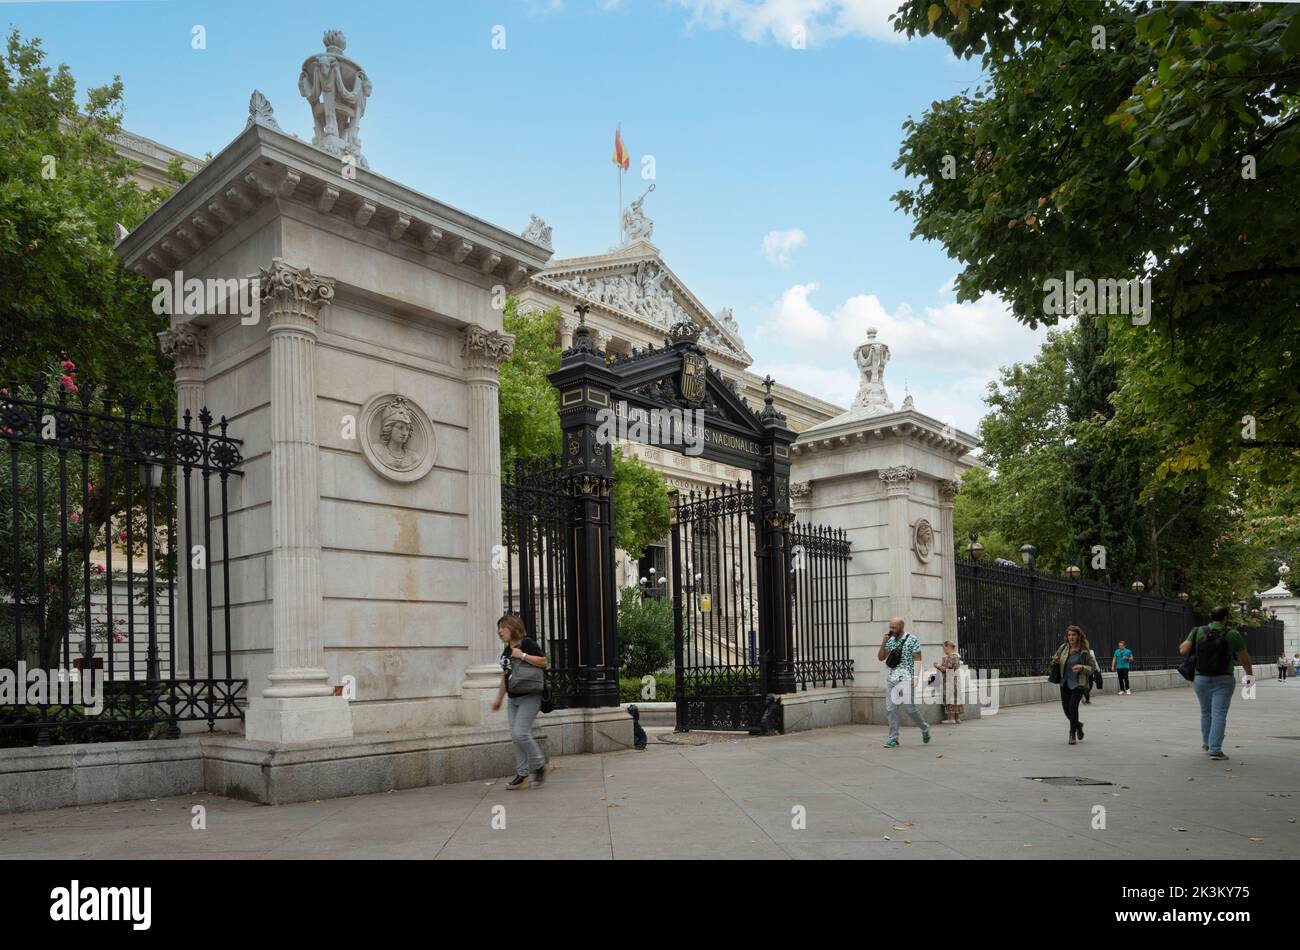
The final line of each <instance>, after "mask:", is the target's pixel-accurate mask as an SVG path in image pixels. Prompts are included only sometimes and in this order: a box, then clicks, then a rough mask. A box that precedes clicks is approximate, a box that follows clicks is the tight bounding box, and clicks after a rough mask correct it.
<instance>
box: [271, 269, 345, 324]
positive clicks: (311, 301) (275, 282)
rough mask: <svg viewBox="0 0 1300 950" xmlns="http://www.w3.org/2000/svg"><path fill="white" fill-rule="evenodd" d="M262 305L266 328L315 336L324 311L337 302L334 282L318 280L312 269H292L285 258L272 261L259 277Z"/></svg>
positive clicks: (323, 279)
mask: <svg viewBox="0 0 1300 950" xmlns="http://www.w3.org/2000/svg"><path fill="white" fill-rule="evenodd" d="M258 279H259V287H260V290H261V305H262V307H263V308H264V309H265V310H266V311H267V325H268V326H269V328H270V329H271V331H272V332H274V331H276V330H300V331H304V332H307V333H311V334H313V335H314V334H315V332H316V325H317V320H318V318H319V316H320V309H321V307H323V306H325V305H326V304H328V303H329V302H330V301H332V300H333V299H334V278H332V277H318V276H316V275H315V274H313V273H312V272H311V269H310V268H307V267H303V268H298V267H293V266H292V265H290V264H286V263H285V262H284V259H283V258H280V257H276V258H272V259H271V266H270V267H263V268H261V269H260V272H259V274H258Z"/></svg>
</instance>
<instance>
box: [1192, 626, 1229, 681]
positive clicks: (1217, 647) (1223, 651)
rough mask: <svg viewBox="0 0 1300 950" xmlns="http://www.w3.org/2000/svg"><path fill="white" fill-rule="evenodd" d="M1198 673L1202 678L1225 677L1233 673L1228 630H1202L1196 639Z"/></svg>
mask: <svg viewBox="0 0 1300 950" xmlns="http://www.w3.org/2000/svg"><path fill="white" fill-rule="evenodd" d="M1196 672H1197V673H1198V674H1199V675H1201V676H1223V675H1225V674H1227V673H1231V672H1232V659H1231V657H1230V656H1229V650H1228V631H1227V630H1214V629H1211V628H1210V627H1202V628H1201V632H1200V634H1199V635H1198V636H1197V637H1196Z"/></svg>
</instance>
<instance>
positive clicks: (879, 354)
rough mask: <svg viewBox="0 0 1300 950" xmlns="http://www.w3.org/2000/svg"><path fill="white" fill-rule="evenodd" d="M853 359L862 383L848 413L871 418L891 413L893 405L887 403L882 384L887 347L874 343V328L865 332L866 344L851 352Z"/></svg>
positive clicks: (886, 394) (886, 359) (887, 398)
mask: <svg viewBox="0 0 1300 950" xmlns="http://www.w3.org/2000/svg"><path fill="white" fill-rule="evenodd" d="M853 359H854V360H855V361H856V362H857V364H858V370H859V371H860V372H861V373H862V381H861V382H860V383H859V384H858V395H857V397H856V398H855V399H854V400H853V406H852V408H851V409H850V412H851V413H852V414H853V415H857V416H871V415H879V414H880V413H884V412H891V411H893V408H894V404H893V403H892V402H890V401H889V393H887V392H886V391H885V382H884V377H885V364H886V363H888V362H889V347H888V346H887V345H885V344H884V343H879V342H877V341H876V328H875V327H870V328H869V329H868V330H867V342H865V343H863V344H862V345H861V346H859V347H858V348H857V349H856V350H854V351H853Z"/></svg>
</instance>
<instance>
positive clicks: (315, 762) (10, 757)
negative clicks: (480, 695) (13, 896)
mask: <svg viewBox="0 0 1300 950" xmlns="http://www.w3.org/2000/svg"><path fill="white" fill-rule="evenodd" d="M323 698H329V699H332V698H334V697H323ZM338 698H339V699H340V700H342V697H338ZM253 702H254V703H256V702H258V700H254V701H253ZM286 702H299V703H301V702H303V700H286ZM533 735H534V736H536V737H537V741H538V742H539V743H540V744H541V747H542V752H543V753H545V754H546V755H547V757H548V758H549V757H550V756H558V755H573V754H577V753H582V752H616V751H619V750H621V749H630V748H632V717H631V716H629V715H628V714H627V710H625V709H619V708H608V709H564V710H557V711H556V712H553V713H546V714H543V715H541V716H538V717H537V720H536V722H535V724H534V728H533ZM514 770H515V750H514V743H513V742H512V741H511V739H510V734H509V732H508V731H506V730H505V729H504V728H500V729H497V728H480V727H470V726H457V727H451V728H448V729H443V730H439V731H438V732H436V733H385V734H380V735H364V736H355V737H348V738H339V739H322V740H316V741H297V742H294V743H292V744H288V743H275V742H259V741H256V740H250V739H246V738H242V737H240V736H238V735H234V734H227V733H216V734H211V735H208V734H205V735H202V736H185V737H182V738H180V739H172V740H150V741H144V742H96V743H84V744H78V745H66V746H55V747H53V748H47V749H35V748H31V749H29V748H18V749H0V814H4V813H8V812H23V811H36V810H41V809H46V808H60V807H63V806H65V805H91V804H97V803H100V802H115V801H124V800H129V799H140V798H161V797H164V796H171V795H187V794H189V793H190V792H203V791H207V792H213V793H216V794H219V795H228V796H230V797H231V798H239V799H243V800H246V801H254V802H260V803H262V804H268V805H275V804H284V803H288V802H300V801H316V800H317V799H325V798H343V797H347V796H350V795H368V794H373V793H375V792H386V791H389V790H390V789H398V788H421V787H423V786H426V785H443V784H450V783H453V782H471V781H478V780H481V779H492V778H501V777H505V776H509V775H513V774H514Z"/></svg>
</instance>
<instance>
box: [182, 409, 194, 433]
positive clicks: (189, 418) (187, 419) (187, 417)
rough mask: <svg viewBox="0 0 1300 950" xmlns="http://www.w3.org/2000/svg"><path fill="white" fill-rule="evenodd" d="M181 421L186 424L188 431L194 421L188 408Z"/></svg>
mask: <svg viewBox="0 0 1300 950" xmlns="http://www.w3.org/2000/svg"><path fill="white" fill-rule="evenodd" d="M181 421H182V422H183V423H184V424H185V428H187V429H188V428H189V427H190V423H191V422H192V421H193V416H191V415H190V410H189V407H186V409H185V413H184V415H183V416H181Z"/></svg>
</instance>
